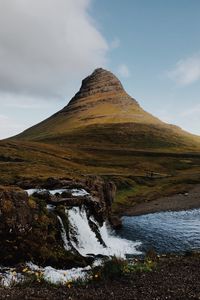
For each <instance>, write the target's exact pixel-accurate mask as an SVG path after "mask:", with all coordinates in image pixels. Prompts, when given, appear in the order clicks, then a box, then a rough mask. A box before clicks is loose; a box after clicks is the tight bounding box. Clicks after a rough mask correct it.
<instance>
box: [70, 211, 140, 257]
mask: <svg viewBox="0 0 200 300" xmlns="http://www.w3.org/2000/svg"><path fill="white" fill-rule="evenodd" d="M68 219H69V223H70V225H71V226H72V228H73V230H72V233H70V241H71V243H72V245H73V246H74V247H75V248H76V249H77V251H79V253H80V254H82V255H83V256H86V255H88V254H94V255H98V254H102V255H107V256H110V255H116V256H120V257H125V256H126V254H140V252H139V251H137V250H136V247H137V246H139V245H140V243H136V242H132V241H128V240H126V239H122V238H119V237H117V236H116V235H115V234H114V232H112V231H111V230H110V229H109V227H108V226H107V225H106V223H104V224H103V226H102V227H100V226H99V225H98V229H99V232H100V235H101V238H102V240H103V241H104V243H105V245H106V247H105V246H104V245H102V244H101V243H100V241H99V240H98V239H97V237H96V235H95V233H94V232H93V231H92V230H91V228H90V225H89V220H88V217H87V214H86V211H85V209H84V208H82V209H80V208H79V207H74V208H72V209H70V210H69V211H68ZM95 224H96V225H97V224H98V223H97V222H95ZM74 235H75V239H73V236H74Z"/></svg>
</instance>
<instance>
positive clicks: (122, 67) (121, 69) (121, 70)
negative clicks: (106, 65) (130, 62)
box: [117, 64, 130, 78]
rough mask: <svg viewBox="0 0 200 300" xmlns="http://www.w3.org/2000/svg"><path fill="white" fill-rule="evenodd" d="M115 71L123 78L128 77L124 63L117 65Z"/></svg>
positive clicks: (127, 70)
mask: <svg viewBox="0 0 200 300" xmlns="http://www.w3.org/2000/svg"><path fill="white" fill-rule="evenodd" d="M117 73H119V75H121V76H122V77H124V78H128V77H130V71H129V69H128V67H127V65H126V64H121V65H119V67H118V69H117Z"/></svg>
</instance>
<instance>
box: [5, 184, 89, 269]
mask: <svg viewBox="0 0 200 300" xmlns="http://www.w3.org/2000/svg"><path fill="white" fill-rule="evenodd" d="M0 241H1V243H0V264H3V265H5V264H16V263H19V262H25V261H32V262H34V263H37V264H40V265H48V264H50V265H52V266H55V267H62V268H64V267H66V268H70V267H73V266H85V265H86V264H87V261H86V260H85V259H84V258H83V257H82V256H81V255H79V254H78V253H75V254H74V253H71V252H67V251H65V249H64V247H63V241H62V238H61V234H60V223H59V222H58V219H57V217H56V215H54V214H53V213H50V212H48V211H47V209H46V203H45V202H43V200H42V199H37V198H35V197H30V198H28V194H27V193H26V192H24V191H23V190H21V189H19V188H16V187H3V186H0Z"/></svg>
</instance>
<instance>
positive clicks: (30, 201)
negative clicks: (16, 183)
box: [28, 197, 37, 209]
mask: <svg viewBox="0 0 200 300" xmlns="http://www.w3.org/2000/svg"><path fill="white" fill-rule="evenodd" d="M28 205H29V207H30V208H32V209H36V208H37V203H36V201H35V199H34V198H32V197H30V198H29V199H28Z"/></svg>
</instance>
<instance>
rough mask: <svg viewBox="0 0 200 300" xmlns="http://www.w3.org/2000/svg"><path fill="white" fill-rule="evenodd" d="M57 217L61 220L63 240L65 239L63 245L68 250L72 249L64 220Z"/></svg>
mask: <svg viewBox="0 0 200 300" xmlns="http://www.w3.org/2000/svg"><path fill="white" fill-rule="evenodd" d="M57 218H58V220H59V222H60V225H61V237H62V240H63V246H64V248H65V250H66V251H70V250H71V246H70V244H69V241H68V239H67V234H66V230H65V227H64V224H63V221H62V219H61V217H59V216H57Z"/></svg>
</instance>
